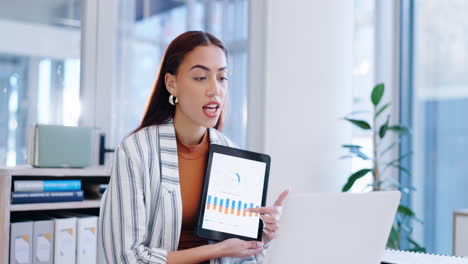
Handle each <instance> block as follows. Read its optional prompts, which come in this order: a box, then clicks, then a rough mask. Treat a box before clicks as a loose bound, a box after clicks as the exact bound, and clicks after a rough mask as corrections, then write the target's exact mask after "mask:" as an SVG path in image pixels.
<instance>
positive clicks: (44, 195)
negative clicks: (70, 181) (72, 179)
mask: <svg viewBox="0 0 468 264" xmlns="http://www.w3.org/2000/svg"><path fill="white" fill-rule="evenodd" d="M83 200H84V196H83V191H82V190H80V191H69V192H13V193H11V204H26V203H56V202H77V201H83Z"/></svg>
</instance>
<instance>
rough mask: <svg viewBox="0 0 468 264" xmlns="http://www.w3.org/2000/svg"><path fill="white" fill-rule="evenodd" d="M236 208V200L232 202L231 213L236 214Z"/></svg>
mask: <svg viewBox="0 0 468 264" xmlns="http://www.w3.org/2000/svg"><path fill="white" fill-rule="evenodd" d="M234 208H236V201H232V204H231V214H234Z"/></svg>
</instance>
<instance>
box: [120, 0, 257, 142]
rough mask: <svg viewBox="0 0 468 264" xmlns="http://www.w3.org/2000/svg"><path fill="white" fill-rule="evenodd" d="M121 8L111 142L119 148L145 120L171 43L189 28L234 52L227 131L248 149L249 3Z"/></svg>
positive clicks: (239, 0)
mask: <svg viewBox="0 0 468 264" xmlns="http://www.w3.org/2000/svg"><path fill="white" fill-rule="evenodd" d="M119 5H120V6H119V19H118V20H119V27H118V44H117V45H118V46H117V54H118V55H117V56H118V57H117V64H118V65H117V69H116V71H117V74H116V76H117V80H116V87H115V89H114V90H113V91H112V94H113V98H112V100H113V105H114V108H113V110H112V125H111V126H112V128H111V131H112V132H111V133H112V136H111V144H112V145H114V146H115V145H118V144H119V143H120V141H121V140H122V139H123V138H124V137H125V136H126V135H128V134H129V133H130V132H131V131H132V130H133V129H135V128H136V127H137V126H138V124H139V122H140V121H141V118H142V116H143V112H144V110H145V109H144V105H145V104H146V102H147V100H148V98H149V95H150V93H151V90H152V88H153V84H154V82H155V78H156V75H157V71H158V68H159V64H160V62H161V58H162V56H163V54H164V51H165V49H166V47H167V46H168V45H169V43H170V42H171V41H172V40H173V39H174V38H175V37H177V36H178V35H179V34H181V33H183V32H185V31H187V30H204V31H208V32H211V33H213V34H214V35H215V36H217V37H218V38H220V39H221V40H222V41H223V42H224V43H225V44H226V46H227V48H228V49H229V51H230V58H229V65H230V68H231V77H230V80H229V100H230V102H229V110H230V111H229V110H228V116H227V121H226V123H225V127H224V129H223V132H224V133H225V134H226V135H228V136H229V137H230V138H231V139H232V140H233V141H234V142H236V143H237V144H239V145H240V146H241V147H243V146H245V130H246V121H247V120H246V118H247V117H246V116H247V112H246V111H247V106H246V102H247V101H246V94H247V93H246V91H247V70H248V69H247V37H248V35H247V34H248V32H247V22H248V21H247V18H248V12H247V11H248V1H247V0H236V1H215V0H210V1H193V0H192V1H135V2H133V1H120V2H119ZM128 109H131V111H128Z"/></svg>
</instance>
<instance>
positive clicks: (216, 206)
mask: <svg viewBox="0 0 468 264" xmlns="http://www.w3.org/2000/svg"><path fill="white" fill-rule="evenodd" d="M212 201H213V202H212ZM236 202H237V207H236ZM242 204H243V205H244V206H242ZM254 207H255V208H259V206H254V203H243V202H242V201H234V200H231V199H229V198H226V199H219V203H218V197H216V196H214V197H211V195H208V199H207V201H206V209H207V210H215V211H218V212H220V213H222V214H231V215H237V216H248V217H252V216H255V217H258V216H259V214H258V213H253V212H249V213H247V211H246V210H247V208H254ZM229 208H231V210H230V212H229Z"/></svg>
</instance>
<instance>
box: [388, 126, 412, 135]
mask: <svg viewBox="0 0 468 264" xmlns="http://www.w3.org/2000/svg"><path fill="white" fill-rule="evenodd" d="M388 130H391V131H393V132H396V133H399V134H409V133H410V130H409V129H408V128H407V127H405V126H400V125H396V126H390V127H388Z"/></svg>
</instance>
